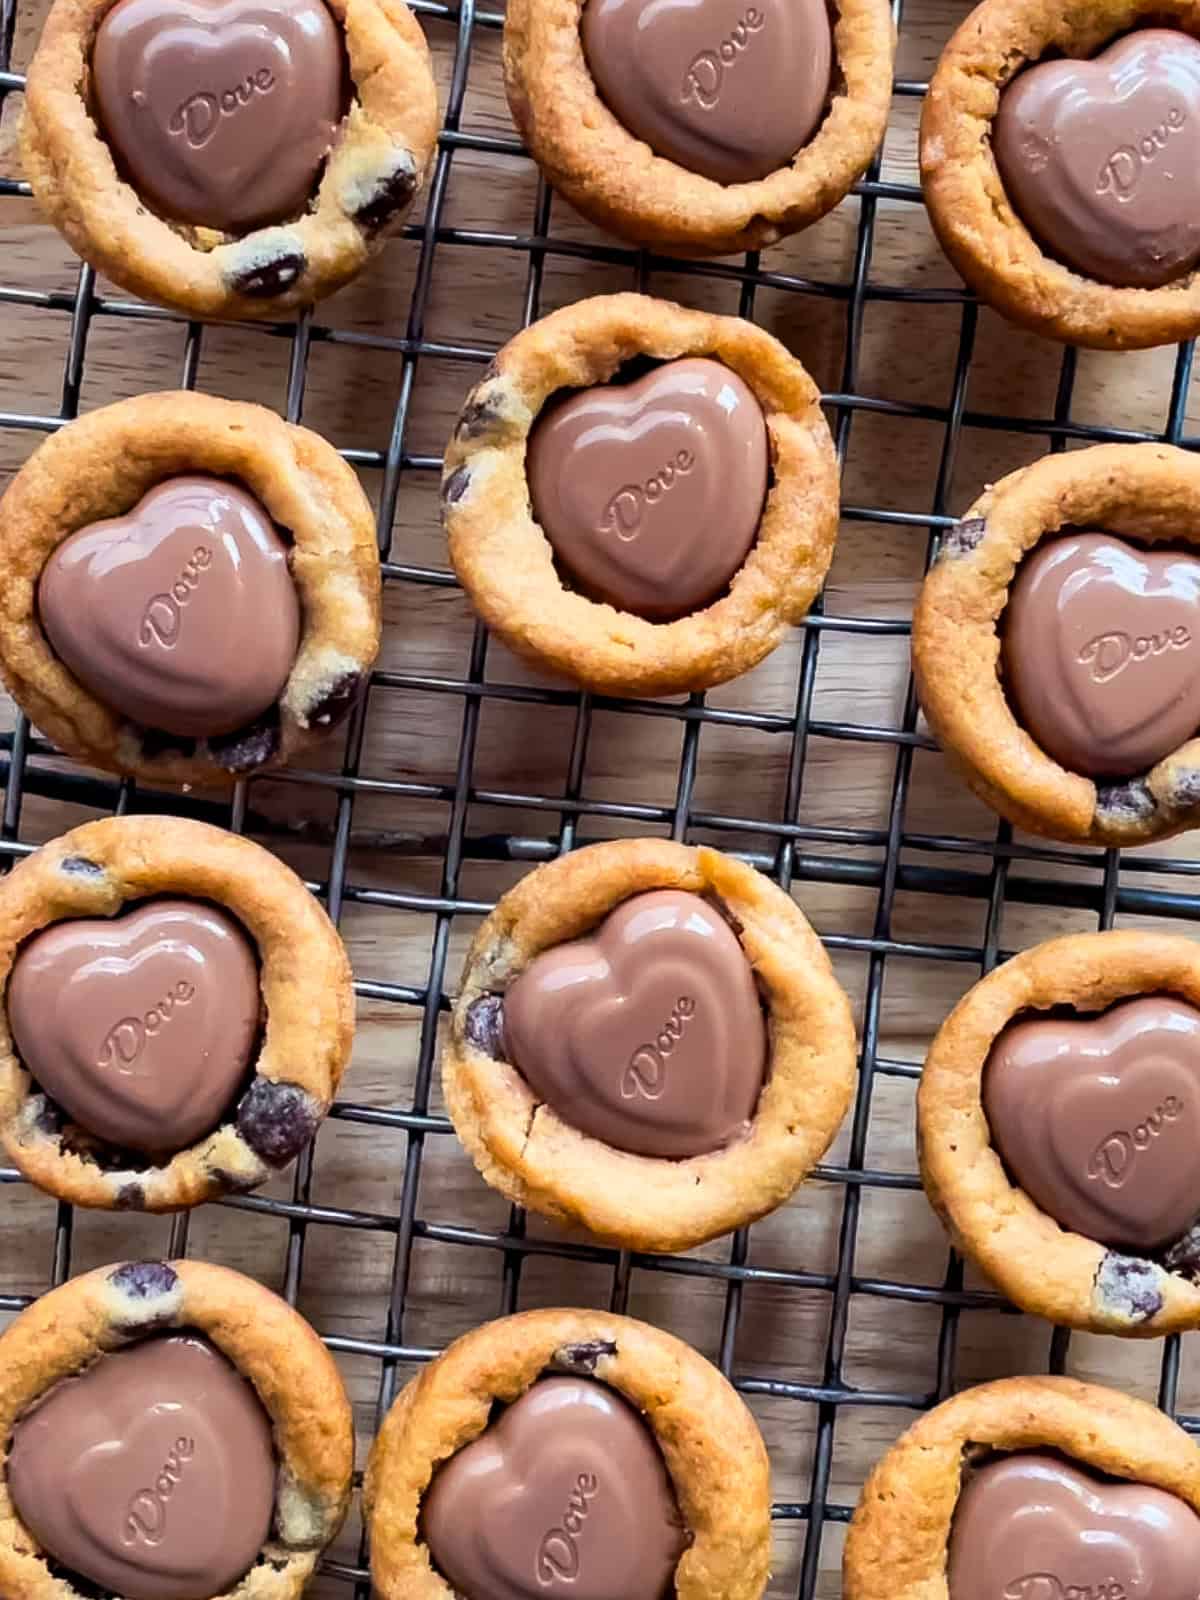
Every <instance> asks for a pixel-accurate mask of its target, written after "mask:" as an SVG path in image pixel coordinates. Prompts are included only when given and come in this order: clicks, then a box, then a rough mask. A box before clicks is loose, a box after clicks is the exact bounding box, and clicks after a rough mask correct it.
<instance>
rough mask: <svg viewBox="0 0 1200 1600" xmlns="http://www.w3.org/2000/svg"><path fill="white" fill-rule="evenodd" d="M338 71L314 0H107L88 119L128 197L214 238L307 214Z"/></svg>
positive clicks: (333, 43)
mask: <svg viewBox="0 0 1200 1600" xmlns="http://www.w3.org/2000/svg"><path fill="white" fill-rule="evenodd" d="M344 74H345V52H344V50H343V47H342V36H341V32H340V30H339V28H338V26H337V24H336V23H335V22H334V20H333V18H332V16H331V15H330V14H329V12H328V10H327V9H326V8H325V6H324V5H323V4H322V3H321V0H118V3H117V4H116V5H115V6H114V7H113V8H112V10H111V11H110V12H108V14H107V15H106V16H105V18H104V20H103V22H102V23H101V24H100V27H99V29H98V30H97V33H96V43H95V47H94V50H93V53H92V86H93V90H94V93H95V99H96V105H97V109H98V110H99V113H100V120H101V123H102V124H103V127H104V132H105V134H106V136H107V138H108V141H109V143H110V144H111V145H112V147H113V150H114V152H115V154H116V157H117V160H118V163H119V164H120V165H121V166H122V167H123V168H124V169H125V172H126V173H127V175H128V176H129V178H130V179H131V180H132V182H133V185H134V187H135V188H136V189H137V191H138V193H139V194H140V195H142V196H143V197H144V198H145V199H146V200H148V201H149V202H150V204H151V205H153V206H154V207H155V208H156V209H157V210H158V211H160V212H161V213H162V215H163V216H165V217H172V218H174V219H175V220H177V221H179V222H192V223H197V224H200V225H202V226H204V227H208V228H219V229H220V230H221V231H222V232H225V233H238V232H243V231H245V230H247V229H250V228H259V227H262V226H263V225H264V224H265V223H268V222H282V221H284V220H285V219H287V218H288V217H293V216H296V215H297V214H298V213H300V212H302V211H303V210H304V209H305V207H306V205H307V204H308V199H309V196H310V195H311V194H312V193H313V190H314V189H315V187H316V183H317V176H318V173H319V171H320V168H321V163H322V162H323V161H324V159H325V156H326V154H327V153H328V151H329V148H330V146H331V145H332V143H333V137H334V132H335V129H336V127H337V123H338V121H339V119H340V117H341V114H342V96H343V79H344Z"/></svg>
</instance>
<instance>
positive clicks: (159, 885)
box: [0, 817, 354, 1592]
mask: <svg viewBox="0 0 1200 1600" xmlns="http://www.w3.org/2000/svg"><path fill="white" fill-rule="evenodd" d="M160 894H171V895H176V896H183V897H185V898H187V897H191V898H194V899H197V900H207V901H211V902H212V903H213V904H214V905H217V906H219V907H221V908H222V909H223V910H226V911H228V912H230V913H231V914H232V915H233V916H234V917H235V918H236V919H237V920H238V921H239V922H240V923H241V924H242V926H243V928H244V929H245V931H246V933H247V934H248V935H249V937H250V938H251V940H252V941H253V942H254V944H255V945H256V947H257V954H258V959H259V963H260V983H261V988H262V1005H263V1012H264V1015H263V1023H262V1032H261V1038H260V1042H259V1044H258V1045H257V1047H256V1053H255V1056H254V1059H253V1061H252V1076H251V1077H250V1078H249V1080H248V1082H247V1083H246V1084H245V1086H244V1087H243V1089H242V1090H241V1092H240V1093H239V1096H238V1099H237V1102H236V1104H235V1105H231V1106H230V1108H229V1112H228V1115H227V1117H226V1119H225V1120H224V1121H223V1122H222V1123H221V1125H220V1127H218V1128H217V1129H216V1131H215V1132H213V1133H211V1134H209V1135H208V1137H207V1138H204V1139H202V1140H200V1141H199V1142H198V1143H196V1144H194V1145H192V1146H191V1147H190V1148H188V1149H185V1150H180V1151H178V1152H177V1153H176V1154H175V1155H173V1156H171V1158H170V1159H169V1160H168V1161H166V1163H165V1164H159V1165H154V1164H151V1163H150V1161H149V1158H147V1157H146V1156H144V1155H139V1154H136V1153H134V1152H130V1151H119V1150H114V1149H112V1148H110V1147H109V1146H107V1145H104V1144H102V1143H100V1142H99V1141H98V1140H96V1139H94V1138H92V1137H91V1136H90V1135H89V1134H87V1133H86V1132H84V1130H83V1129H81V1128H79V1127H77V1126H76V1125H75V1124H74V1123H72V1122H69V1121H68V1120H67V1119H66V1117H65V1115H64V1113H63V1112H62V1111H61V1110H60V1108H59V1107H58V1106H56V1105H55V1104H54V1103H53V1102H52V1101H50V1100H49V1099H48V1098H47V1097H46V1096H45V1095H44V1094H42V1092H41V1091H40V1090H39V1088H38V1086H37V1084H36V1083H35V1082H34V1081H33V1079H32V1078H31V1077H30V1075H29V1074H28V1072H26V1071H25V1069H24V1067H23V1066H22V1064H21V1062H20V1060H19V1059H18V1057H17V1056H16V1054H15V1052H14V1049H13V1042H12V1036H11V1034H10V1033H9V1029H8V1019H7V1014H6V1013H4V1014H0V1143H3V1146H4V1150H5V1152H6V1154H7V1156H8V1158H9V1160H10V1161H12V1162H13V1164H14V1165H15V1166H17V1167H19V1168H20V1169H21V1171H22V1172H23V1173H24V1174H25V1176H26V1177H27V1178H29V1179H30V1181H31V1182H33V1183H36V1184H37V1185H38V1186H39V1187H40V1188H42V1189H45V1190H47V1191H48V1192H49V1193H50V1194H53V1195H57V1196H58V1197H59V1199H62V1200H68V1201H70V1202H71V1203H72V1204H74V1205H84V1206H98V1207H103V1208H105V1209H110V1210H111V1209H116V1210H129V1211H176V1210H181V1209H183V1208H185V1207H188V1206H194V1205H199V1204H201V1203H202V1202H203V1201H205V1200H213V1199H216V1198H217V1197H218V1196H220V1195H222V1194H228V1193H231V1192H242V1191H244V1190H247V1189H254V1188H257V1186H258V1185H259V1184H260V1183H263V1182H265V1180H266V1179H267V1178H268V1177H269V1176H270V1173H271V1172H272V1170H274V1169H276V1168H278V1167H282V1166H285V1165H286V1164H287V1163H288V1162H289V1161H291V1160H293V1159H294V1158H295V1157H296V1156H297V1155H298V1154H299V1153H300V1151H301V1150H302V1149H304V1147H305V1146H306V1145H307V1144H309V1143H310V1141H311V1140H312V1138H313V1136H314V1134H315V1133H316V1131H317V1128H318V1127H319V1126H320V1123H321V1121H322V1119H323V1118H324V1116H325V1113H326V1112H327V1111H328V1110H329V1106H330V1102H331V1101H332V1099H333V1096H334V1093H335V1091H336V1089H337V1086H338V1083H339V1081H340V1079H341V1076H342V1073H343V1071H344V1070H345V1067H346V1063H347V1062H348V1060H349V1059H350V1046H351V1042H352V1040H353V1037H354V989H353V985H352V982H351V977H350V963H349V960H348V959H347V956H346V951H345V949H344V947H343V945H342V941H341V939H340V938H339V937H338V935H337V931H336V930H335V928H334V926H333V924H332V923H331V922H330V921H329V918H328V917H327V916H326V915H325V912H324V911H323V910H322V909H321V906H320V905H319V904H318V902H317V901H316V900H315V899H314V898H313V896H312V895H311V894H310V893H309V892H308V890H307V889H306V888H305V887H304V885H303V883H302V882H301V881H300V879H299V878H297V877H296V875H295V873H294V872H293V871H292V870H291V868H290V867H286V866H284V864H283V862H282V861H279V860H278V859H277V858H276V857H275V856H273V855H271V854H270V853H269V852H268V851H266V850H264V849H262V847H261V846H260V845H257V844H254V843H252V842H251V840H249V839H243V838H240V837H238V836H237V835H236V834H231V833H226V832H224V831H223V830H222V829H220V828H212V827H209V825H208V824H207V823H204V822H189V821H185V820H183V819H182V818H179V817H107V818H105V819H103V820H102V821H100V822H89V823H85V824H84V826H83V827H81V828H75V829H73V830H72V831H71V832H70V833H66V834H64V835H63V836H62V838H60V839H55V840H53V841H52V842H51V843H50V844H47V845H43V847H42V848H41V849H40V850H38V851H36V852H35V853H34V854H33V855H31V856H28V857H26V859H25V860H24V861H22V862H20V863H19V865H17V866H16V867H14V868H13V870H12V872H11V873H10V874H9V875H8V877H6V878H4V879H3V880H0V987H7V984H8V977H9V973H10V972H11V970H12V964H13V961H14V959H15V957H16V954H17V951H18V949H19V948H20V946H21V944H22V943H23V942H24V941H25V940H26V939H28V938H29V937H30V936H31V935H32V934H34V933H37V932H38V931H39V929H41V928H45V927H47V926H49V925H50V924H51V923H53V922H59V921H61V920H63V919H64V918H71V917H76V918H78V917H111V916H114V915H115V914H116V913H117V912H118V911H120V910H121V909H122V908H123V907H125V906H127V905H130V904H132V903H134V902H137V901H140V900H145V899H147V898H149V897H150V896H152V895H160ZM2 1589H3V1585H0V1592H2Z"/></svg>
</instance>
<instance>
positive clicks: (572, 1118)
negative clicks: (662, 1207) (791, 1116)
mask: <svg viewBox="0 0 1200 1600" xmlns="http://www.w3.org/2000/svg"><path fill="white" fill-rule="evenodd" d="M504 1036H505V1049H506V1053H507V1055H508V1059H509V1060H510V1061H512V1062H513V1063H514V1064H515V1065H516V1066H517V1067H518V1068H519V1070H520V1071H521V1073H522V1074H523V1076H524V1077H525V1078H526V1079H527V1080H528V1082H529V1085H530V1087H531V1088H532V1089H533V1092H534V1093H535V1094H536V1095H537V1096H538V1097H539V1099H542V1100H544V1101H546V1102H547V1103H548V1104H549V1105H550V1106H552V1107H553V1109H554V1110H555V1111H556V1112H557V1113H558V1115H559V1116H560V1117H561V1118H562V1119H563V1121H564V1122H569V1123H571V1124H572V1126H574V1127H576V1128H579V1129H581V1130H582V1131H583V1132H584V1133H588V1134H591V1135H592V1137H593V1138H596V1139H601V1140H603V1142H604V1143H605V1144H609V1145H612V1146H613V1147H614V1148H616V1149H618V1150H629V1151H632V1152H634V1153H635V1154H637V1155H646V1156H669V1157H685V1156H694V1155H702V1154H704V1153H705V1152H706V1151H709V1150H717V1149H720V1147H721V1146H722V1145H725V1144H728V1143H729V1141H730V1140H731V1139H734V1138H736V1137H737V1136H738V1134H740V1133H741V1132H743V1131H744V1129H745V1127H746V1125H747V1123H748V1122H749V1120H750V1118H751V1117H753V1115H754V1108H755V1106H756V1105H757V1103H758V1096H759V1093H760V1091H761V1089H762V1084H763V1077H764V1074H765V1072H766V1065H767V1030H766V1024H765V1023H764V1021H763V1016H762V1011H761V1008H760V1006H759V1001H758V991H757V989H756V988H755V984H754V976H753V972H752V970H751V967H750V963H749V961H748V960H747V959H746V955H745V952H744V951H743V950H742V947H741V945H740V943H739V942H738V939H737V936H736V934H734V932H733V931H732V929H731V928H730V927H729V926H728V924H727V923H726V922H725V921H724V919H723V918H722V917H721V916H720V914H719V913H718V912H717V911H716V910H715V909H714V908H713V907H712V906H711V905H709V904H708V903H707V902H706V901H704V900H702V899H701V898H700V897H699V896H698V895H693V894H687V893H684V892H682V891H680V890H676V889H660V890H654V891H652V892H651V893H649V894H641V895H635V896H634V897H633V898H632V899H631V900H626V901H625V903H624V904H623V905H621V906H618V907H617V909H616V910H615V911H613V912H611V913H610V914H609V916H607V917H606V918H605V920H604V921H603V922H602V923H601V924H600V927H599V928H598V929H597V930H596V932H595V933H594V934H593V935H592V936H591V937H590V938H588V939H576V940H572V941H570V942H569V943H567V944H561V945H556V946H554V947H552V948H551V949H549V950H544V951H543V952H542V953H541V955H539V956H537V957H536V958H535V959H534V960H533V961H532V962H530V964H529V966H528V967H526V969H525V970H524V972H522V973H520V974H519V976H518V977H517V979H516V981H515V982H514V983H513V984H512V985H511V986H510V988H509V989H508V991H507V993H506V995H505V997H504Z"/></svg>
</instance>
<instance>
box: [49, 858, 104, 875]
mask: <svg viewBox="0 0 1200 1600" xmlns="http://www.w3.org/2000/svg"><path fill="white" fill-rule="evenodd" d="M59 867H60V869H61V870H62V871H63V872H68V873H70V875H71V876H72V877H73V878H102V877H103V876H104V868H103V867H102V866H101V865H100V863H99V862H98V861H89V860H88V858H87V857H86V856H64V857H63V859H62V861H61V862H60V863H59Z"/></svg>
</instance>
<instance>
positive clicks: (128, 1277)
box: [0, 1261, 354, 1600]
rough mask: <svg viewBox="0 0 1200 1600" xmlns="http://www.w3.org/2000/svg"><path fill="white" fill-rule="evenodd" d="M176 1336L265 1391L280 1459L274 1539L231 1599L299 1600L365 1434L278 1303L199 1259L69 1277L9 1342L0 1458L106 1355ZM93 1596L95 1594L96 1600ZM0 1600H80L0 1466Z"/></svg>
mask: <svg viewBox="0 0 1200 1600" xmlns="http://www.w3.org/2000/svg"><path fill="white" fill-rule="evenodd" d="M166 1329H177V1330H187V1331H195V1332H197V1333H200V1334H203V1335H204V1337H205V1338H206V1339H209V1340H210V1341H211V1342H212V1343H213V1344H214V1345H215V1346H216V1347H217V1349H218V1350H220V1351H221V1352H222V1353H223V1354H224V1355H225V1356H226V1357H227V1358H228V1359H229V1360H230V1361H231V1362H232V1363H233V1365H234V1366H235V1367H236V1368H237V1369H238V1371H239V1372H240V1373H241V1374H242V1376H243V1377H244V1378H247V1379H249V1381H250V1382H251V1383H252V1384H253V1385H254V1388H255V1390H256V1392H257V1394H258V1398H259V1400H260V1401H261V1402H262V1404H263V1407H264V1408H265V1410H266V1412H267V1414H268V1416H269V1417H270V1419H271V1426H272V1432H273V1434H274V1439H275V1449H276V1453H277V1455H278V1458H279V1479H278V1489H277V1492H276V1501H275V1517H274V1524H273V1528H272V1535H271V1538H270V1541H269V1542H268V1543H267V1544H266V1545H264V1547H263V1551H262V1555H261V1557H260V1559H259V1561H258V1562H257V1564H256V1565H255V1566H253V1567H252V1568H251V1569H250V1571H249V1572H248V1573H247V1574H246V1576H245V1578H243V1580H242V1581H241V1583H239V1584H238V1586H237V1588H236V1589H234V1590H232V1591H231V1592H230V1595H229V1596H228V1600H293V1597H294V1596H298V1595H299V1594H300V1593H301V1591H302V1590H303V1589H304V1586H305V1584H306V1583H307V1582H308V1580H309V1578H310V1577H311V1576H312V1574H313V1572H314V1570H315V1569H316V1565H317V1561H318V1558H319V1557H320V1554H321V1551H322V1550H323V1549H324V1548H325V1546H326V1545H327V1544H328V1543H329V1541H330V1540H331V1539H332V1538H333V1537H334V1535H335V1534H336V1533H337V1531H338V1529H339V1528H340V1527H341V1525H342V1521H343V1518H344V1517H345V1515H346V1508H347V1506H348V1504H349V1500H350V1475H351V1470H352V1468H353V1466H354V1432H353V1428H352V1424H351V1415H350V1404H349V1401H348V1400H347V1398H346V1391H345V1389H344V1388H343V1387H342V1380H341V1378H340V1377H339V1375H338V1370H337V1367H336V1366H335V1365H334V1363H333V1359H332V1357H331V1356H330V1355H329V1353H328V1351H327V1350H326V1349H325V1346H324V1345H323V1344H322V1343H321V1341H320V1339H318V1338H317V1336H316V1334H315V1333H314V1332H313V1330H312V1329H311V1328H310V1327H309V1325H308V1323H307V1322H305V1321H304V1319H303V1318H302V1317H301V1316H300V1315H299V1314H298V1313H297V1312H295V1311H293V1310H292V1308H291V1307H290V1306H289V1305H287V1304H286V1303H285V1302H284V1301H283V1300H280V1299H279V1297H278V1296H277V1295H274V1294H272V1293H271V1292H270V1290H269V1289H264V1288H263V1287H262V1286H261V1284H258V1283H255V1282H254V1281H253V1280H252V1279H250V1278H245V1277H243V1276H242V1274H241V1273H240V1272H232V1271H230V1269H229V1268H227V1267H215V1266H210V1265H208V1264H207V1263H205V1262H202V1261H171V1262H166V1261H127V1262H124V1263H122V1264H121V1265H119V1266H112V1267H100V1268H98V1269H97V1270H96V1271H95V1272H87V1273H84V1275H83V1276H82V1277H79V1278H72V1279H71V1280H70V1281H69V1282H68V1283H65V1284H63V1286H62V1287H61V1288H59V1289H53V1290H51V1292H50V1293H49V1294H45V1295H43V1296H42V1297H41V1299H40V1300H35V1301H34V1303H33V1304H32V1305H31V1306H29V1307H28V1309H27V1310H25V1311H23V1312H22V1313H21V1314H20V1316H19V1317H18V1318H17V1319H16V1321H15V1322H13V1323H12V1324H11V1325H10V1326H9V1327H8V1328H6V1329H5V1331H4V1333H3V1335H0V1456H7V1454H8V1446H9V1441H10V1439H11V1437H12V1431H13V1428H14V1426H15V1425H16V1423H17V1421H18V1420H19V1419H20V1417H21V1415H22V1413H23V1412H24V1411H26V1410H27V1409H28V1408H29V1406H31V1405H32V1404H33V1402H34V1401H35V1400H37V1399H38V1398H39V1397H40V1396H42V1395H43V1394H45V1393H46V1391H47V1390H48V1389H51V1388H52V1387H53V1386H54V1385H55V1384H56V1383H58V1382H59V1381H60V1380H61V1379H63V1378H69V1377H71V1376H72V1375H74V1374H75V1373H77V1372H79V1371H81V1370H82V1369H83V1368H84V1367H86V1366H87V1365H89V1363H90V1362H92V1361H94V1360H95V1358H96V1357H97V1356H99V1355H101V1354H102V1353H104V1352H105V1351H110V1350H121V1349H127V1348H128V1347H129V1345H130V1344H132V1343H134V1342H135V1341H136V1340H138V1339H142V1338H145V1337H146V1336H147V1335H149V1334H156V1333H161V1332H163V1331H165V1330H166ZM93 1592H94V1591H93V1590H92V1589H90V1588H89V1590H88V1591H87V1593H88V1594H89V1595H90V1594H92V1593H93ZM0 1593H3V1594H4V1595H6V1596H10V1597H12V1600H80V1594H81V1591H80V1590H79V1589H77V1588H76V1587H75V1586H74V1585H73V1584H72V1583H71V1582H70V1581H69V1580H68V1579H67V1578H65V1577H62V1576H59V1575H58V1569H57V1568H52V1567H51V1566H50V1565H49V1563H48V1562H47V1560H46V1558H45V1557H44V1556H43V1555H42V1553H41V1551H40V1550H39V1549H38V1547H37V1545H36V1543H35V1541H34V1539H33V1537H32V1535H31V1534H29V1533H28V1532H27V1531H26V1529H25V1528H24V1526H23V1525H22V1524H21V1522H20V1521H19V1520H18V1519H17V1515H16V1512H15V1510H14V1508H13V1503H12V1500H11V1498H10V1496H9V1492H8V1486H7V1483H6V1481H5V1478H4V1475H3V1471H2V1469H0Z"/></svg>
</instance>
